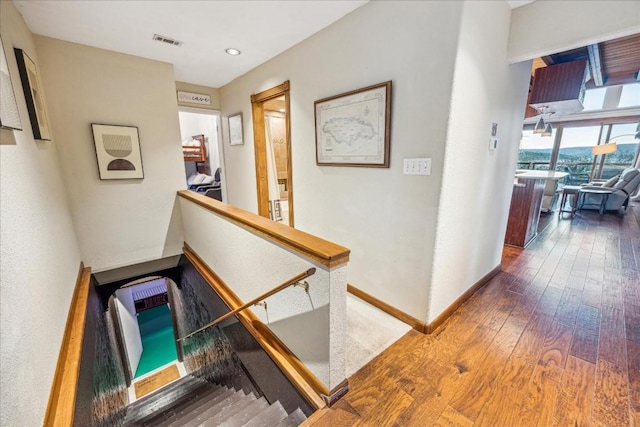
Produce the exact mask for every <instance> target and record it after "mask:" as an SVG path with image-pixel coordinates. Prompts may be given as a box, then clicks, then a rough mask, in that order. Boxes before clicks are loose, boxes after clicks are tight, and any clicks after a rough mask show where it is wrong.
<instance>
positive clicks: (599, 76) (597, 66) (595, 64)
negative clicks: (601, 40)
mask: <svg viewBox="0 0 640 427" xmlns="http://www.w3.org/2000/svg"><path fill="white" fill-rule="evenodd" d="M587 51H588V52H589V70H590V71H591V77H593V83H594V84H595V85H596V87H602V86H604V83H605V81H606V78H605V77H604V75H603V72H602V56H601V55H600V47H599V46H598V44H597V43H595V44H590V45H589V46H587Z"/></svg>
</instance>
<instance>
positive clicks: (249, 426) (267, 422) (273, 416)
mask: <svg viewBox="0 0 640 427" xmlns="http://www.w3.org/2000/svg"><path fill="white" fill-rule="evenodd" d="M287 416H288V414H287V411H285V410H284V408H283V407H282V405H281V404H280V402H278V401H276V402H274V403H273V404H272V405H271V406H269V407H268V408H266V409H264V410H262V411H261V412H260V413H259V414H258V415H256V416H255V417H253V418H252V419H251V421H249V422H248V423H246V424H245V425H244V427H272V426H274V425H276V424H278V423H279V422H280V421H282V420H283V419H285V418H286V417H287Z"/></svg>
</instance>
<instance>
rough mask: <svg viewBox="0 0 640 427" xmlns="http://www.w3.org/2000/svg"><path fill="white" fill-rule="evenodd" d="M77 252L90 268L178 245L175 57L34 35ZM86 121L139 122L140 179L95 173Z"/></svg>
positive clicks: (153, 255)
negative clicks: (166, 60) (167, 59)
mask: <svg viewBox="0 0 640 427" xmlns="http://www.w3.org/2000/svg"><path fill="white" fill-rule="evenodd" d="M35 42H36V47H37V49H38V56H39V58H40V73H41V75H42V82H43V85H44V88H45V90H46V92H47V93H49V99H50V100H55V102H50V103H49V106H50V109H49V110H50V113H51V114H50V118H51V125H52V129H53V132H54V134H55V135H56V136H57V138H58V141H59V150H60V165H61V168H62V174H63V178H64V181H65V186H66V188H67V189H68V190H69V194H70V202H71V212H72V215H73V219H74V224H75V228H76V232H77V235H78V241H79V244H80V249H81V254H82V259H83V260H84V262H85V263H86V264H87V265H89V266H91V267H92V269H93V271H94V272H95V271H100V270H107V269H110V268H115V267H119V266H123V265H130V264H135V263H138V262H143V261H147V260H152V259H157V258H161V257H165V256H171V255H176V254H179V253H181V252H182V221H181V219H180V213H179V211H178V210H177V209H174V208H175V206H176V205H175V202H176V191H177V190H182V189H185V188H186V180H185V178H184V163H183V161H182V149H181V143H180V127H179V124H178V106H177V101H176V89H175V88H176V86H175V85H176V83H175V80H174V77H173V66H172V65H171V64H167V63H163V62H158V61H152V60H149V59H144V58H140V57H135V56H131V55H124V54H121V53H116V52H112V51H107V50H102V49H97V48H93V47H89V46H84V45H80V44H76V43H70V42H65V41H62V40H57V39H52V38H48V37H42V36H36V37H35ZM91 123H102V124H113V125H125V126H136V127H138V132H139V137H140V148H141V151H142V164H143V169H144V179H142V180H140V179H135V180H111V181H102V180H100V178H99V174H98V166H97V162H96V153H95V147H94V142H93V135H92V130H91Z"/></svg>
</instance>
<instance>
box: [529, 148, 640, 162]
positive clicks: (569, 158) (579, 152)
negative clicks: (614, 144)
mask: <svg viewBox="0 0 640 427" xmlns="http://www.w3.org/2000/svg"><path fill="white" fill-rule="evenodd" d="M637 147H638V144H619V145H618V151H616V152H615V153H613V154H608V155H607V163H627V164H631V162H632V161H633V158H634V157H635V155H636V149H637ZM550 158H551V148H539V149H530V148H527V149H524V150H520V155H519V156H518V162H536V161H537V162H544V161H549V159H550ZM558 160H559V161H561V162H591V161H592V160H593V154H591V147H571V148H561V149H560V154H559V156H558Z"/></svg>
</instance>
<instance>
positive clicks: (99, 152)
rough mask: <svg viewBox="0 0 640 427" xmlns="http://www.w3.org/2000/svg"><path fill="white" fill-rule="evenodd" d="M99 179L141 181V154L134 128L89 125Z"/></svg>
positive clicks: (136, 131) (142, 175)
mask: <svg viewBox="0 0 640 427" xmlns="http://www.w3.org/2000/svg"><path fill="white" fill-rule="evenodd" d="M91 130H92V131H93V142H94V144H95V148H96V158H97V160H98V171H99V172H100V179H102V180H107V179H142V178H144V172H143V170H142V153H141V151H140V139H139V137H138V128H137V127H135V126H117V125H102V124H98V123H92V124H91Z"/></svg>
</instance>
